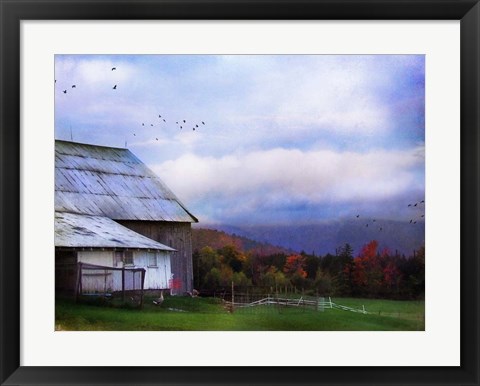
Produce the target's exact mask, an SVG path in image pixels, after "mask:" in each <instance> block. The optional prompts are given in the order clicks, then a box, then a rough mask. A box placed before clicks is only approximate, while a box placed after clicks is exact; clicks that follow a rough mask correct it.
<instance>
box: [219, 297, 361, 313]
mask: <svg viewBox="0 0 480 386" xmlns="http://www.w3.org/2000/svg"><path fill="white" fill-rule="evenodd" d="M224 303H225V308H226V309H228V310H229V311H233V310H234V309H235V308H237V309H241V308H250V307H258V306H269V305H273V306H283V307H305V308H312V309H315V310H317V311H323V310H325V309H326V308H330V309H333V308H335V309H338V310H342V311H351V312H357V313H361V314H368V312H367V311H366V310H365V306H362V309H361V310H360V309H357V308H352V307H347V306H344V305H341V304H337V303H334V302H332V299H331V298H328V300H326V299H325V298H317V299H315V300H311V299H304V298H303V297H301V298H299V299H288V298H279V297H272V296H267V297H265V298H262V299H259V300H256V301H253V302H235V301H233V302H232V301H224Z"/></svg>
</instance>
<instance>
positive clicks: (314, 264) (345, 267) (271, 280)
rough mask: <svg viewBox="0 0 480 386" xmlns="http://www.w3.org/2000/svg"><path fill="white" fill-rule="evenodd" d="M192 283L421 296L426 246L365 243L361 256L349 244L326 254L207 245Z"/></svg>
mask: <svg viewBox="0 0 480 386" xmlns="http://www.w3.org/2000/svg"><path fill="white" fill-rule="evenodd" d="M193 265H194V285H195V288H198V289H200V290H215V289H218V288H221V287H229V286H231V283H232V282H233V283H234V285H236V286H242V287H243V286H261V287H270V288H272V289H278V288H280V289H281V288H284V287H287V286H288V287H290V288H291V287H293V288H296V289H297V290H299V291H303V292H305V293H310V294H312V295H314V294H318V295H320V296H354V297H371V298H387V299H419V298H423V297H424V294H425V248H424V247H422V248H420V249H419V250H418V251H415V252H414V254H413V255H412V256H404V255H398V254H391V253H390V252H389V251H388V250H387V249H385V250H383V251H379V250H378V242H377V241H375V240H373V241H371V242H369V243H368V244H366V245H365V246H364V247H363V248H362V250H361V251H360V253H358V255H357V256H354V255H353V250H352V248H351V246H350V245H349V244H345V246H343V247H341V248H339V249H338V250H337V254H336V255H331V254H327V255H325V256H315V255H314V254H312V255H309V254H307V253H305V252H301V253H300V254H285V253H275V254H271V255H259V254H255V253H251V252H247V253H245V252H243V251H241V250H239V249H238V247H236V246H234V245H227V246H224V247H222V248H218V249H213V248H211V247H208V246H207V247H203V248H202V249H200V250H196V251H195V252H194V255H193Z"/></svg>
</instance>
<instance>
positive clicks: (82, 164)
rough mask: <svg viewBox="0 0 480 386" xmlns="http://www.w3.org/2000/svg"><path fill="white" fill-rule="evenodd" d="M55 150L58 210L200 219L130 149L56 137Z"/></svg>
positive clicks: (129, 217)
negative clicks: (67, 140) (57, 138)
mask: <svg viewBox="0 0 480 386" xmlns="http://www.w3.org/2000/svg"><path fill="white" fill-rule="evenodd" d="M55 151H56V156H55V168H56V170H55V191H56V195H55V208H56V210H61V211H69V212H74V213H86V214H91V215H102V216H108V217H110V218H113V219H117V220H150V221H177V222H196V221H197V219H196V218H195V217H194V216H193V215H191V214H190V213H189V212H188V210H187V209H186V208H185V206H184V205H183V204H182V203H181V201H180V200H179V199H178V198H177V197H176V196H175V194H174V193H173V192H172V191H171V190H170V189H169V188H168V187H167V186H166V185H165V183H164V182H163V181H162V180H161V179H160V178H159V177H158V176H156V175H155V174H154V173H153V172H152V171H151V170H150V169H148V168H147V167H146V166H145V165H144V164H143V163H142V162H141V161H140V160H139V159H138V158H137V157H135V156H134V155H133V154H132V153H131V152H130V151H129V150H127V149H117V148H108V147H102V146H93V145H85V144H79V143H74V142H66V141H56V144H55Z"/></svg>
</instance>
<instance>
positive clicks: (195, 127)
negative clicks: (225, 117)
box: [55, 67, 205, 141]
mask: <svg viewBox="0 0 480 386" xmlns="http://www.w3.org/2000/svg"><path fill="white" fill-rule="evenodd" d="M116 70H117V67H112V68H111V71H116ZM56 83H57V80H56V79H55V84H56ZM76 88H77V85H76V84H72V85H71V89H76ZM112 90H117V84H115V85H114V86H113V87H112ZM67 92H68V89H67V88H65V89H64V90H62V93H63V94H67ZM158 119H159V120H160V121H158V122H159V123H156V124H154V123H150V127H155V126H156V125H158V124H166V123H167V120H166V117H165V116H162V115H161V114H158ZM175 124H176V126H177V127H178V128H179V129H180V130H182V129H183V128H187V120H186V119H180V120H178V121H175ZM200 125H205V122H204V121H200V122H195V123H193V124H192V131H196V130H198V129H199V128H200ZM142 127H145V122H142ZM132 134H133V136H134V137H136V136H137V134H136V132H133V133H132ZM155 140H156V141H158V137H155Z"/></svg>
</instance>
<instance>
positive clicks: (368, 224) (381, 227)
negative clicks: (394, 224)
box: [355, 200, 425, 232]
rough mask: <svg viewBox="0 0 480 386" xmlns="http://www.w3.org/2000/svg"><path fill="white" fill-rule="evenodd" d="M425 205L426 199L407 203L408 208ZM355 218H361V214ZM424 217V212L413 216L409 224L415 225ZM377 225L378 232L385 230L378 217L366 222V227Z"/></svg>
mask: <svg viewBox="0 0 480 386" xmlns="http://www.w3.org/2000/svg"><path fill="white" fill-rule="evenodd" d="M423 205H425V200H421V201H418V202H415V203H413V204H408V205H407V208H421V207H423ZM355 218H357V219H360V218H361V216H360V214H357V215H356V216H355ZM422 218H425V213H422V214H421V215H420V217H416V216H414V217H412V218H411V219H410V222H409V224H412V225H414V224H416V223H417V221H420V220H421V219H422ZM375 226H377V227H378V232H382V231H383V226H380V225H379V224H378V223H377V220H376V219H372V220H371V221H370V222H367V223H365V228H373V227H375Z"/></svg>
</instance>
